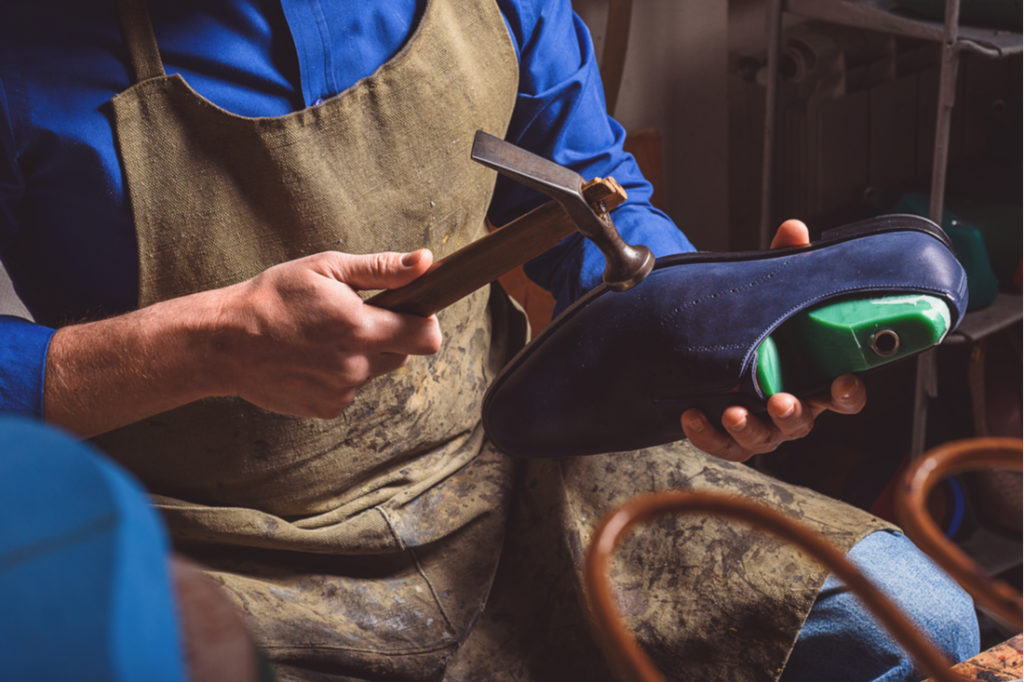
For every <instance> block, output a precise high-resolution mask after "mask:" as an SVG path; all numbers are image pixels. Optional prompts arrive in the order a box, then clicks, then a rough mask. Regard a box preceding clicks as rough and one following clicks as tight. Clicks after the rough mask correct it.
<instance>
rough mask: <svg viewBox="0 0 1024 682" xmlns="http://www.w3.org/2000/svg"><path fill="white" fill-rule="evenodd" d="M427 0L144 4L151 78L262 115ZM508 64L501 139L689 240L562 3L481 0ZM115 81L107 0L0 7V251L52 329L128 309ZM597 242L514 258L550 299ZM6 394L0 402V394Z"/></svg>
mask: <svg viewBox="0 0 1024 682" xmlns="http://www.w3.org/2000/svg"><path fill="white" fill-rule="evenodd" d="M425 2H426V0H396V1H394V2H388V3H351V2H342V1H341V0H281V1H280V2H277V1H275V0H223V1H221V2H217V3H208V2H204V1H203V0H150V3H149V4H150V9H151V13H152V15H153V22H154V26H155V30H156V34H157V40H158V43H159V46H160V49H161V55H162V58H163V60H164V64H165V68H166V70H167V71H168V73H180V74H182V75H183V76H184V77H185V79H186V80H187V81H188V82H189V84H190V85H191V86H192V87H193V88H195V89H196V90H197V91H198V92H199V93H200V94H202V95H203V96H204V97H207V98H208V99H210V100H211V101H213V102H214V103H216V104H218V105H219V106H221V107H223V108H225V109H227V110H229V111H231V112H233V113H237V114H240V115H244V116H276V115H282V114H286V113H288V112H290V111H293V110H296V109H300V108H303V107H307V106H312V105H315V103H316V102H317V101H318V100H320V99H323V98H325V97H328V96H330V95H333V94H336V93H337V92H339V91H341V90H344V89H346V88H347V87H349V86H350V85H351V84H353V83H354V82H356V81H358V80H359V79H361V78H364V77H366V76H368V75H370V73H372V72H373V70H375V69H376V68H377V66H379V65H380V64H382V63H384V62H385V61H387V60H388V59H389V58H390V57H392V56H393V55H394V54H395V53H396V52H397V51H398V50H400V49H401V47H402V45H404V43H405V41H406V40H407V39H408V37H409V35H410V33H411V32H412V31H413V30H414V27H415V26H416V25H417V22H418V19H419V17H420V15H421V14H422V11H423V7H424V5H425ZM498 5H499V7H500V9H501V11H502V13H503V15H504V17H505V20H506V24H507V26H508V28H509V31H510V34H511V35H512V38H513V42H514V43H515V46H516V50H517V52H518V55H519V58H520V86H519V90H520V92H519V97H518V100H517V102H516V107H515V112H514V115H513V120H512V125H511V128H510V130H509V133H508V139H509V140H511V141H512V142H514V143H516V144H518V145H520V146H523V147H525V148H527V149H530V150H531V151H534V152H536V153H539V154H542V155H544V156H547V157H549V158H553V159H554V160H555V161H557V162H559V163H562V164H565V165H570V166H572V167H573V168H574V169H576V170H577V171H579V172H580V173H581V174H582V175H583V176H584V177H595V176H608V175H612V176H614V177H615V178H616V179H617V180H619V182H620V183H622V185H623V186H624V187H625V188H626V190H627V191H628V193H629V200H628V201H627V203H626V204H625V205H624V206H622V207H620V208H619V209H618V210H617V211H616V212H615V215H614V218H615V222H616V224H617V225H618V227H619V229H620V230H621V231H622V232H623V233H624V235H625V236H626V238H627V240H629V241H639V242H643V243H646V244H647V245H648V246H649V247H650V248H651V249H652V250H653V251H654V252H655V254H656V255H665V254H669V253H676V252H681V251H690V250H693V246H692V245H691V244H690V243H689V241H687V239H686V238H685V237H684V236H683V235H682V233H681V232H680V231H679V230H678V229H677V228H676V227H675V226H674V225H673V224H672V222H671V221H670V220H669V219H668V218H667V217H666V216H665V215H664V214H663V213H661V212H659V211H656V210H654V209H653V208H652V207H651V206H650V204H649V197H650V193H651V189H650V186H649V185H648V184H647V183H646V181H644V180H643V178H642V177H641V176H640V174H639V171H638V169H637V167H636V164H635V162H634V160H633V159H632V157H630V156H628V155H626V154H625V153H624V152H623V151H622V149H621V146H620V145H621V141H622V139H623V137H624V133H623V130H622V128H621V126H619V125H618V124H617V123H616V122H615V121H613V120H612V119H611V118H609V117H608V116H607V114H606V112H605V105H604V99H603V92H602V88H601V84H600V79H599V76H598V70H597V62H596V59H595V56H594V52H593V46H592V44H591V41H590V37H589V35H588V33H587V31H586V29H585V28H584V26H583V24H582V22H581V21H580V20H579V18H578V17H576V16H575V15H574V14H573V12H572V9H571V5H570V2H569V0H557V1H553V2H549V1H543V0H498ZM129 85H130V78H129V75H128V71H127V68H126V55H125V52H124V47H123V44H122V39H121V34H120V30H119V28H118V18H117V14H116V3H114V2H104V3H82V2H78V1H77V0H48V1H47V2H38V1H37V0H6V1H5V2H4V3H2V4H0V259H2V260H3V262H4V264H5V266H6V267H7V268H8V271H9V272H10V274H11V276H12V279H13V280H14V283H15V286H16V288H17V290H18V293H19V294H20V295H21V297H22V299H23V300H24V302H25V304H26V306H27V307H28V309H29V310H30V311H31V313H32V314H33V316H34V317H35V319H36V321H38V322H39V323H41V324H44V325H47V326H50V327H58V326H61V325H63V324H66V323H68V322H71V321H75V320H80V319H93V318H96V317H99V316H104V315H111V314H117V313H121V312H124V311H127V310H131V309H132V308H134V307H135V305H136V300H137V289H138V281H137V254H136V243H135V232H134V228H133V225H132V220H131V213H130V211H129V207H128V203H127V198H126V195H125V192H124V188H123V185H122V173H121V168H120V162H119V160H118V158H117V154H116V150H115V147H114V139H113V133H112V130H111V125H110V120H109V118H108V116H109V111H108V105H107V103H108V101H109V100H110V98H111V97H113V96H114V95H115V94H116V93H118V92H120V91H122V90H124V89H125V88H127V87H128V86H129ZM541 200H542V198H541V197H540V196H538V195H536V194H533V193H531V192H528V191H526V190H524V189H523V188H521V187H520V186H518V185H515V184H512V183H509V182H506V181H502V182H500V183H499V185H498V187H497V189H496V193H495V197H494V201H493V204H492V207H491V211H490V217H491V219H492V220H493V221H494V222H495V223H496V224H499V225H500V224H504V223H505V222H507V221H508V220H510V219H511V218H513V217H515V216H516V215H518V214H519V213H521V212H523V211H525V210H527V209H529V208H532V207H533V206H534V205H536V204H537V203H539V202H540V201H541ZM603 268H604V262H603V258H602V256H601V254H600V252H599V251H598V250H597V249H596V247H593V246H592V245H590V244H589V242H588V243H587V244H584V243H583V242H582V240H580V239H579V238H570V239H568V240H567V241H566V242H565V243H564V244H563V245H562V246H561V247H559V248H558V249H555V250H553V251H551V252H549V253H548V254H545V256H543V257H542V258H540V259H538V260H537V261H536V262H535V263H533V264H531V266H530V267H529V268H528V273H529V274H530V276H531V277H533V278H534V279H535V280H536V281H537V282H538V283H540V284H541V285H542V286H544V287H546V288H548V289H549V290H550V291H552V293H553V294H554V295H555V296H556V298H557V300H558V301H559V305H560V306H564V305H566V304H567V303H568V302H570V301H571V300H573V299H575V298H577V297H578V296H579V295H580V294H581V293H582V292H583V291H586V290H587V289H589V288H591V287H593V286H594V285H595V284H597V282H598V281H599V279H600V273H601V271H602V270H603ZM21 338H22V337H19V336H15V335H14V333H13V332H11V331H10V330H9V329H8V323H7V322H6V321H3V320H0V340H2V341H0V343H2V344H3V345H4V346H5V347H6V348H7V351H6V352H7V353H8V354H9V356H10V357H12V358H17V357H20V358H21V361H16V362H12V363H4V364H3V365H0V410H7V409H20V407H18V406H21V405H28V404H34V405H39V404H41V396H40V395H38V394H32V390H33V389H32V388H31V386H33V385H35V384H34V383H33V382H34V381H35V380H33V381H29V380H28V379H27V378H26V377H27V376H28V375H31V376H33V377H38V375H39V373H40V367H42V366H43V364H44V362H45V353H44V352H41V351H42V349H41V348H40V346H39V344H31V343H28V344H23V345H22V344H20V339H21ZM12 395H15V396H17V397H15V398H14V399H13V402H8V400H9V398H8V396H12Z"/></svg>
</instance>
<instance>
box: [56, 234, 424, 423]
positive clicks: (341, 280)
mask: <svg viewBox="0 0 1024 682" xmlns="http://www.w3.org/2000/svg"><path fill="white" fill-rule="evenodd" d="M431 262H432V256H431V253H430V252H429V251H427V250H420V251H414V252H411V253H407V254H401V253H376V254H368V255H358V256H357V255H350V254H343V253H338V252H325V253H319V254H315V255H312V256H307V257H305V258H300V259H298V260H294V261H289V262H287V263H282V264H280V265H276V266H274V267H271V268H268V269H267V270H265V271H264V272H262V273H260V274H259V275H257V276H256V277H254V278H252V279H251V280H248V281H246V282H241V283H239V284H235V285H232V286H228V287H224V288H222V289H215V290H210V291H205V292H201V293H198V294H193V295H190V296H183V297H181V298H175V299H171V300H168V301H164V302H161V303H157V304H154V305H152V306H148V307H146V308H143V309H141V310H138V311H135V312H132V313H128V314H125V315H121V316H118V317H114V318H110V319H108V320H102V321H99V322H91V323H87V324H82V325H75V326H71V327H65V328H63V329H60V330H58V332H57V333H56V334H55V335H54V337H53V340H52V342H51V344H50V350H49V354H48V356H47V368H46V380H45V389H44V390H45V394H44V416H45V418H46V419H47V421H50V422H51V423H55V424H57V425H60V426H63V427H64V428H66V429H68V430H70V431H72V432H74V433H77V434H78V435H81V436H92V435H96V434H99V433H103V432H105V431H108V430H111V429H114V428H117V427H119V426H123V425H125V424H128V423H131V422H134V421H137V420H139V419H142V418H145V417H147V416H151V415H153V414H157V413H159V412H163V411H166V410H168V409H172V408H174V407H178V406H180V405H184V404H186V403H189V402H192V401H194V400H198V399H200V398H204V397H209V396H224V395H237V396H241V397H242V398H244V399H245V400H248V401H249V402H251V403H254V404H256V405H259V406H260V407H263V408H265V409H268V410H271V411H274V412H279V413H283V414H290V415H296V416H307V417H321V418H327V417H334V416H337V415H338V414H340V413H341V411H342V410H343V409H344V408H345V407H346V406H347V405H348V404H350V403H351V402H352V400H354V398H355V395H356V392H357V390H358V389H359V387H360V386H362V385H363V384H365V383H366V382H367V381H369V380H370V379H372V378H373V377H376V376H379V375H381V374H385V373H387V372H390V371H392V370H394V369H397V368H398V367H401V366H402V365H404V364H405V362H406V361H407V359H408V356H409V355H428V354H431V353H435V352H437V350H438V349H439V348H440V345H441V332H440V328H439V326H438V323H437V318H436V317H434V316H430V317H427V318H422V317H416V316H412V315H403V314H400V313H394V312H391V311H387V310H383V309H381V308H376V307H374V306H370V305H367V304H365V303H364V302H363V301H362V299H361V298H360V297H359V296H358V294H357V293H356V291H358V290H360V289H393V288H397V287H400V286H403V285H405V284H408V283H409V282H411V281H412V280H414V279H416V278H417V277H419V276H420V275H422V274H423V273H424V272H426V270H427V269H428V268H429V267H430V264H431Z"/></svg>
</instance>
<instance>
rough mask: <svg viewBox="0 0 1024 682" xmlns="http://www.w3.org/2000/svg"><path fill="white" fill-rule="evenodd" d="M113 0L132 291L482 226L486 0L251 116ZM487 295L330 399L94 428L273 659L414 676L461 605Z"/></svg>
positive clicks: (513, 69)
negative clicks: (393, 50)
mask: <svg viewBox="0 0 1024 682" xmlns="http://www.w3.org/2000/svg"><path fill="white" fill-rule="evenodd" d="M120 4H121V11H122V23H123V28H124V34H125V39H126V43H127V46H128V48H129V53H130V58H131V64H132V65H133V68H134V69H135V73H136V78H135V84H134V85H133V86H132V87H130V88H129V89H128V90H126V91H124V92H122V93H120V94H118V95H117V96H116V97H115V98H114V100H113V102H112V104H113V115H114V123H115V134H116V140H117V144H118V148H119V154H120V158H121V161H122V164H123V168H124V174H125V179H126V185H127V189H128V194H129V199H130V202H131V209H132V213H133V216H134V221H135V229H136V234H137V238H138V252H139V305H140V306H145V305H148V304H152V303H155V302H158V301H161V300H164V299H168V298H171V297H175V296H180V295H183V294H188V293H191V292H196V291H200V290H205V289H211V288H215V287H220V286H224V285H228V284H232V283H235V282H239V281H242V280H245V279H248V278H250V277H252V276H254V275H256V274H258V273H259V272H261V271H262V270H264V269H265V268H267V267H269V266H271V265H274V264H277V263H281V262H284V261H288V260H291V259H294V258H297V257H300V256H304V255H307V254H311V253H316V252H319V251H325V250H335V251H342V252H347V253H372V252H379V251H407V250H413V249H417V248H420V247H424V246H426V247H429V248H431V249H432V250H433V251H434V254H435V258H438V259H439V258H441V257H443V256H445V255H446V254H448V253H450V252H452V251H454V250H456V249H458V248H459V247H461V246H464V245H466V244H467V243H469V242H471V241H472V240H474V239H476V238H478V237H480V236H482V235H484V234H485V222H484V217H485V212H486V209H487V207H488V205H489V202H490V197H491V193H492V190H493V185H494V179H495V174H494V173H493V171H490V170H488V169H486V168H484V167H483V166H481V165H480V164H477V163H474V162H473V161H472V160H471V159H470V150H471V147H472V140H473V135H474V133H475V131H476V130H478V129H482V130H486V131H489V132H491V133H493V134H495V135H498V136H503V135H504V133H505V130H506V127H507V124H508V121H509V118H510V116H511V113H512V109H513V105H514V103H515V98H516V94H517V90H518V88H517V86H518V63H517V59H516V53H515V49H514V46H513V45H512V42H511V38H510V36H509V34H508V30H507V29H506V27H505V23H504V20H503V18H502V16H501V14H500V12H499V10H498V7H497V6H496V4H495V3H493V2H477V1H475V0H431V1H430V2H428V3H427V7H426V10H425V12H424V15H423V17H422V19H421V21H420V24H419V26H418V27H417V29H416V30H415V32H414V34H413V35H412V36H411V37H410V38H409V40H408V42H407V44H406V45H405V46H404V47H403V48H402V49H401V51H400V52H399V53H398V54H397V55H395V56H394V57H393V58H392V59H390V60H389V61H388V62H387V63H386V64H384V65H383V66H382V67H380V68H379V69H378V70H377V71H376V72H375V73H374V74H372V75H371V76H370V77H368V78H366V79H364V80H362V81H360V82H358V83H356V84H355V85H354V86H353V87H351V88H350V89H348V90H347V91H345V92H343V93H341V94H339V95H337V96H335V97H332V98H330V99H328V100H326V101H325V102H323V103H322V104H320V105H317V106H313V107H310V108H307V109H304V110H302V111H297V112H294V113H292V114H289V115H286V116H280V117H270V118H246V117H242V116H236V115H234V114H231V113H229V112H227V111H224V110H222V109H220V108H219V107H217V106H216V105H214V104H212V103H211V102H209V101H208V100H206V99H204V98H203V97H202V96H201V95H199V94H197V93H196V92H194V91H193V90H192V89H191V88H190V87H189V86H188V85H187V84H186V82H185V81H184V80H183V79H182V78H181V77H180V76H178V75H164V70H163V65H162V62H161V58H160V54H159V51H158V47H157V43H156V41H155V38H154V34H153V30H152V24H151V22H150V20H149V17H148V11H147V7H146V4H145V0H135V1H122V2H121V3H120ZM488 301H489V295H488V291H487V289H484V290H481V291H478V292H476V293H474V294H473V295H471V296H469V297H467V298H465V299H463V300H461V301H459V302H458V303H456V304H454V305H452V306H450V307H449V308H447V309H446V310H444V311H442V312H441V313H440V314H439V319H440V324H441V328H442V330H443V333H444V344H443V348H442V350H441V351H440V352H439V353H438V354H436V355H435V356H432V357H426V358H424V357H415V358H412V359H411V360H410V362H409V363H408V365H407V366H405V367H403V368H401V369H399V370H397V371H395V372H393V373H391V374H389V375H387V376H385V377H380V378H378V379H375V380H374V381H372V382H370V383H369V384H368V385H367V386H365V387H364V388H363V389H361V390H360V391H359V394H358V397H357V399H356V401H355V402H354V403H353V404H352V405H350V406H349V407H348V408H347V409H346V410H345V411H344V413H343V414H342V415H341V416H340V417H339V418H338V419H334V420H317V419H296V418H292V417H285V416H281V415H277V414H271V413H268V412H266V411H264V410H261V409H259V408H256V407H254V406H252V405H249V404H247V403H245V402H243V401H242V400H239V399H211V400H204V401H200V402H198V403H195V404H191V405H188V406H185V407H183V408H180V409H177V410H174V411H171V412H168V413H165V414H160V415H157V416H155V417H152V418H150V419H146V420H144V421H143V422H140V423H138V424H134V425H132V426H129V427H127V428H124V429H120V430H118V431H116V432H112V433H110V434H106V435H105V436H103V437H101V438H99V439H97V443H98V444H99V446H100V447H101V448H103V449H104V450H105V451H107V452H109V453H111V454H112V455H113V456H114V457H115V458H116V459H117V460H119V461H120V462H122V463H123V464H125V465H126V466H127V467H128V468H129V469H130V470H131V471H133V472H134V473H135V474H137V475H138V476H139V478H140V479H141V480H142V481H143V482H144V483H145V484H146V485H147V486H148V488H149V489H150V490H151V491H153V492H154V493H155V500H156V503H157V505H158V507H159V508H160V510H161V511H162V512H163V515H164V517H165V518H166V519H167V522H168V524H169V526H170V529H171V531H172V534H173V536H174V538H175V542H176V543H177V545H178V546H179V547H180V548H182V549H183V550H185V551H187V552H188V553H190V554H192V555H193V556H195V557H197V558H198V559H199V560H200V561H203V562H204V563H205V564H206V565H207V566H209V567H210V568H211V574H212V575H213V576H214V577H215V578H216V579H218V580H219V581H220V582H222V584H223V585H224V586H225V587H226V588H227V590H228V591H229V593H230V594H231V595H232V596H234V598H235V599H236V600H237V601H238V603H239V604H240V605H241V607H242V609H243V610H244V612H245V613H246V614H247V616H248V617H249V624H250V626H251V627H252V629H253V631H254V636H255V638H256V640H257V641H258V642H259V643H260V644H261V645H262V646H263V647H264V648H265V649H266V650H267V652H268V654H269V655H270V656H271V657H272V658H273V659H274V660H276V661H279V662H284V663H289V662H300V663H301V664H302V665H306V666H308V667H310V668H323V669H325V670H332V671H334V672H339V671H342V672H346V673H349V674H351V675H353V676H378V677H379V676H387V677H390V678H394V679H401V678H405V677H409V678H422V677H429V676H430V674H431V672H432V671H433V672H434V674H436V672H437V670H438V669H439V667H440V666H441V665H442V663H443V661H444V659H445V658H446V657H447V656H448V654H449V653H450V651H451V650H452V648H453V647H454V646H455V645H456V644H457V642H458V641H459V640H460V639H461V638H462V637H463V636H464V633H465V631H466V629H467V628H468V626H469V623H470V622H471V621H472V620H473V618H475V617H476V615H477V614H478V612H479V610H480V609H481V608H482V604H483V601H484V599H485V597H486V594H487V591H488V588H489V586H490V582H491V580H492V578H493V574H494V570H495V568H496V565H497V560H498V556H499V553H500V547H501V539H502V535H503V533H504V524H505V519H506V517H507V513H506V510H507V499H508V495H509V488H510V481H511V477H510V475H509V470H510V465H509V463H508V461H507V460H506V459H505V458H504V457H503V456H500V455H498V454H497V453H496V452H495V451H494V450H493V449H492V448H491V447H490V446H489V445H488V444H487V443H485V441H484V437H483V431H482V428H481V426H480V403H481V398H482V396H483V393H484V390H485V389H486V387H487V384H488V383H489V382H490V380H491V379H492V377H493V376H494V374H495V372H496V371H497V370H498V369H499V368H500V366H501V365H502V364H503V363H504V362H505V360H506V359H507V358H506V355H507V353H506V350H505V348H504V347H503V344H504V341H505V339H506V338H510V337H512V336H514V335H513V334H510V333H509V332H508V330H506V329H505V328H504V325H505V324H506V316H505V315H504V314H502V313H501V312H500V311H497V310H496V308H497V307H499V305H498V304H497V303H495V304H493V305H490V306H489V303H488ZM225 547H229V548H231V549H230V551H224V548H225Z"/></svg>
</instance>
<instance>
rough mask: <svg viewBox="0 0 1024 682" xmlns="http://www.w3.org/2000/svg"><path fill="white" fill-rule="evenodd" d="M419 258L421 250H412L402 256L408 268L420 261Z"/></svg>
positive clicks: (403, 262) (403, 263)
mask: <svg viewBox="0 0 1024 682" xmlns="http://www.w3.org/2000/svg"><path fill="white" fill-rule="evenodd" d="M419 260H420V252H419V251H411V252H409V253H407V254H405V255H404V256H402V265H404V266H405V267H407V268H408V267H410V266H413V265H416V263H418V262H419Z"/></svg>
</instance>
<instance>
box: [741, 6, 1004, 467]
mask: <svg viewBox="0 0 1024 682" xmlns="http://www.w3.org/2000/svg"><path fill="white" fill-rule="evenodd" d="M960 2H961V0H946V6H945V20H944V21H942V22H937V21H931V20H928V19H924V18H919V17H916V16H914V15H912V14H911V13H909V12H906V11H904V10H902V9H900V7H899V6H898V4H897V3H896V0H768V3H767V7H766V12H767V18H768V22H767V23H768V36H767V37H768V65H767V66H768V80H767V83H766V88H765V98H766V101H765V120H764V153H763V158H762V176H761V221H760V225H759V228H760V234H759V239H760V243H761V248H766V247H767V245H768V241H769V230H770V228H771V225H770V222H771V204H772V186H773V185H772V179H773V178H772V175H773V162H774V159H773V155H774V149H775V127H776V117H777V111H776V108H777V106H778V103H777V99H778V81H779V61H780V52H781V45H780V43H781V34H782V14H783V12H788V13H791V14H795V15H799V16H802V17H805V18H808V19H817V20H820V21H827V22H831V23H834V24H840V25H844V26H853V27H856V28H862V29H865V30H872V31H881V32H884V33H890V34H895V35H899V36H905V37H910V38H919V39H922V40H929V41H933V42H937V43H939V44H940V45H941V47H942V60H941V64H940V68H939V92H938V99H937V101H936V105H935V140H934V145H933V148H932V149H933V156H932V182H931V193H930V194H931V195H930V203H929V207H928V214H929V217H930V218H931V219H932V220H933V221H934V222H936V223H938V224H941V223H942V204H943V199H944V195H945V192H946V165H947V161H948V158H949V130H950V120H951V118H952V111H953V104H954V100H955V97H956V78H957V70H958V66H959V61H960V53H961V52H974V53H977V54H981V55H984V56H987V57H992V58H1001V57H1007V56H1010V55H1015V54H1020V53H1021V34H1020V33H1019V32H1013V31H1000V30H995V29H991V28H979V27H970V26H961V25H960ZM1004 302H1005V301H1004ZM979 319H981V318H979ZM984 319H985V320H988V321H989V322H987V323H986V325H987V326H991V324H997V325H1003V326H1005V325H1006V324H1010V323H1012V322H1013V321H1014V320H1015V319H1016V320H1019V319H1020V303H1019V298H1018V302H1017V303H1016V309H1015V310H1002V308H1000V309H999V311H992V312H990V313H988V314H986V315H985V317H984ZM992 321H994V322H992ZM960 339H962V340H970V339H971V336H969V335H968V334H966V333H964V332H961V333H960ZM936 386H937V380H936V368H935V356H934V353H933V352H927V353H923V354H921V355H919V356H918V358H917V377H916V380H915V387H914V417H913V424H912V427H911V454H912V456H917V455H919V454H920V453H921V452H923V450H924V440H925V423H926V420H927V414H928V399H929V397H932V396H934V395H935V391H936Z"/></svg>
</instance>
